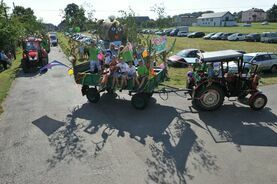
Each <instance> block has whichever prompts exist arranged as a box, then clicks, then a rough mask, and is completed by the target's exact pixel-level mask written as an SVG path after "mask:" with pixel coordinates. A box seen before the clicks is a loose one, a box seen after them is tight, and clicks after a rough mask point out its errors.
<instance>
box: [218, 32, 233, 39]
mask: <svg viewBox="0 0 277 184" xmlns="http://www.w3.org/2000/svg"><path fill="white" fill-rule="evenodd" d="M232 34H234V33H224V34H223V35H221V36H220V39H221V40H228V36H231V35H232Z"/></svg>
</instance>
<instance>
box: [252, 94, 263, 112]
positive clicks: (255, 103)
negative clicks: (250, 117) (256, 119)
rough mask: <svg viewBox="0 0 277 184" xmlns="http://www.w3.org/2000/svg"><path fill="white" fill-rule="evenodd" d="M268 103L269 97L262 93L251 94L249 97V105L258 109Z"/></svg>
mask: <svg viewBox="0 0 277 184" xmlns="http://www.w3.org/2000/svg"><path fill="white" fill-rule="evenodd" d="M266 104H267V97H266V96H265V95H264V94H262V93H259V94H256V95H255V96H251V97H250V99H249V105H250V107H251V109H253V110H256V111H257V110H261V109H262V108H264V107H265V105H266Z"/></svg>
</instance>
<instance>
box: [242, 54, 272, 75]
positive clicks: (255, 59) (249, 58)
mask: <svg viewBox="0 0 277 184" xmlns="http://www.w3.org/2000/svg"><path fill="white" fill-rule="evenodd" d="M243 61H244V62H250V63H254V64H257V65H258V69H259V70H262V71H264V70H270V71H271V72H272V73H276V72H277V54H276V53H265V52H257V53H248V54H244V55H243ZM246 67H247V66H246Z"/></svg>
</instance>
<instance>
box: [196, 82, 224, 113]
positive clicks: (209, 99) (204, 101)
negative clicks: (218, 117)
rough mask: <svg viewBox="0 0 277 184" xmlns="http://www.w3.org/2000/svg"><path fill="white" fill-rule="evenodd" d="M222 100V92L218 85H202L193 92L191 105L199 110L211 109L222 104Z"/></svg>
mask: <svg viewBox="0 0 277 184" xmlns="http://www.w3.org/2000/svg"><path fill="white" fill-rule="evenodd" d="M223 101H224V92H223V90H222V89H221V88H220V87H219V86H216V85H212V86H209V87H205V86H203V87H202V88H200V89H198V90H197V91H196V92H195V99H194V100H193V105H195V106H196V107H197V108H199V109H201V110H205V111H213V110H216V109H218V108H219V107H220V106H221V105H222V104H223Z"/></svg>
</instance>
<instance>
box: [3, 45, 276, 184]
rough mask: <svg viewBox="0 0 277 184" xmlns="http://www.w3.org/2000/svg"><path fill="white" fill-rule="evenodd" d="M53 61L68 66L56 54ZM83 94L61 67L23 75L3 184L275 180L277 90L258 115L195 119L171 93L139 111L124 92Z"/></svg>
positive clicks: (235, 106)
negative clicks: (93, 100)
mask: <svg viewBox="0 0 277 184" xmlns="http://www.w3.org/2000/svg"><path fill="white" fill-rule="evenodd" d="M50 60H51V61H52V60H58V61H62V62H65V63H68V61H67V59H66V57H65V56H64V55H63V53H62V52H61V51H60V50H59V48H52V51H51V53H50ZM80 90H81V88H80V86H78V85H76V84H75V83H74V80H73V78H72V77H70V76H68V74H67V69H66V68H63V67H56V68H53V69H52V70H50V71H48V72H47V73H46V74H44V75H25V74H23V73H22V72H20V73H19V74H18V77H17V79H16V80H15V82H14V84H13V87H12V89H11V91H10V94H9V96H8V97H7V99H6V101H5V103H4V109H5V112H4V113H3V114H2V115H1V116H0V183H1V184H12V183H16V184H33V183H34V184H52V183H53V184H77V183H78V184H87V183H88V184H92V183H95V184H102V183H103V184H104V183H105V184H106V183H107V184H108V183H109V184H110V183H115V184H125V183H126V184H130V183H132V184H136V183H138V184H141V183H149V184H150V183H169V184H174V183H188V184H190V183H196V184H202V183H203V184H207V183H211V184H222V183H224V184H233V183H241V184H261V183H264V184H276V183H277V173H276V171H277V156H276V155H277V116H276V114H277V99H276V90H277V86H276V85H275V86H268V87H264V88H263V90H264V92H265V94H266V95H267V96H268V99H269V103H268V105H267V107H266V108H265V109H264V110H262V111H260V112H255V111H252V110H250V108H249V107H247V106H245V105H241V104H239V103H238V102H236V101H226V102H225V104H224V106H223V107H222V108H220V109H219V110H218V111H215V112H197V111H195V110H194V109H192V108H191V107H190V106H191V102H190V101H187V100H186V99H183V98H182V97H180V96H177V95H174V94H172V95H170V96H169V99H168V100H167V101H163V100H161V99H160V98H159V96H158V95H156V96H154V97H155V98H153V99H152V100H151V102H150V104H149V106H148V108H147V109H145V110H143V111H137V110H135V109H133V108H132V106H131V103H130V101H129V100H130V97H129V96H128V95H127V94H125V93H120V94H118V95H119V96H118V97H115V98H114V97H111V96H109V95H103V96H102V99H101V101H100V102H99V103H98V104H89V103H88V102H87V100H86V98H85V97H83V96H81V92H80Z"/></svg>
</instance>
